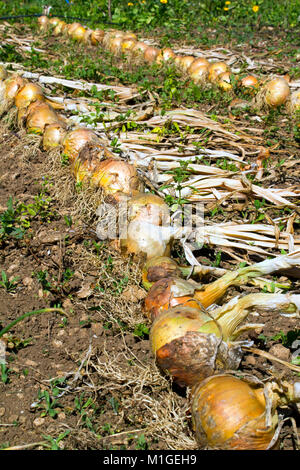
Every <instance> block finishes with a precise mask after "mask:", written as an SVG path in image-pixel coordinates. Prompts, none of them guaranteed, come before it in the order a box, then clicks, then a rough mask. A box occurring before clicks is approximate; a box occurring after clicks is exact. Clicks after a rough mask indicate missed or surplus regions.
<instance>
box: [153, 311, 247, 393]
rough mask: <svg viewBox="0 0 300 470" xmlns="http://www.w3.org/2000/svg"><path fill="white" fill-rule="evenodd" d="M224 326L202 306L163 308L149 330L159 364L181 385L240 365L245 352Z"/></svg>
mask: <svg viewBox="0 0 300 470" xmlns="http://www.w3.org/2000/svg"><path fill="white" fill-rule="evenodd" d="M221 334H222V326H221V325H218V323H217V322H216V321H214V319H212V318H211V317H210V316H209V315H208V314H206V313H204V312H203V311H201V310H200V309H197V308H192V307H190V306H188V305H186V306H183V305H179V306H177V307H173V308H170V309H169V310H166V311H162V312H161V313H160V314H159V315H158V316H157V317H156V318H155V319H154V322H153V324H152V327H151V331H150V344H151V349H152V352H153V354H154V356H155V359H156V363H157V365H158V367H160V369H161V370H162V371H164V372H165V373H167V374H168V375H170V376H171V377H172V378H173V380H174V381H175V382H176V383H177V384H178V385H180V386H182V387H185V386H192V385H194V384H195V383H197V382H199V381H200V380H203V379H204V378H206V377H209V376H211V375H213V374H214V373H215V372H216V371H218V370H220V369H231V370H235V369H237V368H238V366H239V363H240V360H241V356H242V352H241V349H240V347H239V346H238V345H236V346H233V345H232V346H231V345H230V344H229V343H227V340H228V338H223V339H222V336H221Z"/></svg>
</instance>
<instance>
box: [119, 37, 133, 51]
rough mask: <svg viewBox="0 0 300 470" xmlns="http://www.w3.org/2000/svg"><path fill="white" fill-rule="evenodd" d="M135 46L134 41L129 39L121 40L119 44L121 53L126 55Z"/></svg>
mask: <svg viewBox="0 0 300 470" xmlns="http://www.w3.org/2000/svg"><path fill="white" fill-rule="evenodd" d="M135 44H136V40H135V39H131V38H128V39H122V42H121V50H122V52H124V53H126V52H128V51H131V50H132V49H133V48H134V46H135Z"/></svg>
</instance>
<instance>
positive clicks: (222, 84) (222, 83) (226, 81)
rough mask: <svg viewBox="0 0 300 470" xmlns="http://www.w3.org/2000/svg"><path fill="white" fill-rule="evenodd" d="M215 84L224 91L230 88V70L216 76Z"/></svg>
mask: <svg viewBox="0 0 300 470" xmlns="http://www.w3.org/2000/svg"><path fill="white" fill-rule="evenodd" d="M217 84H218V87H219V88H222V90H224V91H229V90H232V84H231V80H230V72H222V73H220V74H219V75H218V76H217Z"/></svg>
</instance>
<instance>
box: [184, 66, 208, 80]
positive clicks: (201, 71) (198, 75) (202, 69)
mask: <svg viewBox="0 0 300 470" xmlns="http://www.w3.org/2000/svg"><path fill="white" fill-rule="evenodd" d="M192 65H193V64H192ZM190 69H191V67H189V69H188V74H189V76H190V77H191V79H192V80H193V82H195V83H196V84H198V83H205V82H206V81H207V77H208V66H207V65H204V64H203V65H198V67H197V68H194V69H193V71H192V72H191V71H190Z"/></svg>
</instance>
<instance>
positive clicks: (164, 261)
mask: <svg viewBox="0 0 300 470" xmlns="http://www.w3.org/2000/svg"><path fill="white" fill-rule="evenodd" d="M166 277H181V271H180V269H179V266H178V265H177V263H176V262H175V261H174V260H173V259H172V258H168V257H167V256H155V257H154V258H151V259H150V260H149V261H147V263H146V264H145V265H144V267H143V270H142V282H143V286H144V288H145V289H147V290H149V289H150V288H151V287H152V286H153V284H154V283H155V282H157V281H159V280H160V279H164V278H166Z"/></svg>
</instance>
